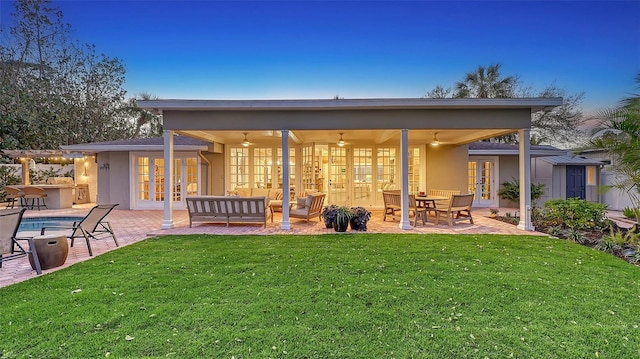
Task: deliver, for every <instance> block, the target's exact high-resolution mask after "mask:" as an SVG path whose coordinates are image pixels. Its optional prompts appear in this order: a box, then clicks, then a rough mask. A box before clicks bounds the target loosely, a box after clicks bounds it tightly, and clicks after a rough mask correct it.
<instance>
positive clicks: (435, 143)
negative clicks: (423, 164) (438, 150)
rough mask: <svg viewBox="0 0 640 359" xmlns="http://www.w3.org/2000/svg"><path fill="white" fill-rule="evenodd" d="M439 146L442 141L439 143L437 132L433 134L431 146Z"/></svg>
mask: <svg viewBox="0 0 640 359" xmlns="http://www.w3.org/2000/svg"><path fill="white" fill-rule="evenodd" d="M438 145H440V141H438V133H437V132H436V133H434V134H433V141H431V146H434V147H436V146H438Z"/></svg>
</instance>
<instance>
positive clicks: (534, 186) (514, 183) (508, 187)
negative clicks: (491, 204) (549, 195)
mask: <svg viewBox="0 0 640 359" xmlns="http://www.w3.org/2000/svg"><path fill="white" fill-rule="evenodd" d="M544 187H545V185H544V183H531V201H536V200H538V199H540V197H542V195H543V194H544ZM498 196H500V198H502V199H507V200H511V201H514V202H518V201H520V180H519V179H517V178H513V177H511V181H506V182H503V183H502V188H500V190H499V191H498Z"/></svg>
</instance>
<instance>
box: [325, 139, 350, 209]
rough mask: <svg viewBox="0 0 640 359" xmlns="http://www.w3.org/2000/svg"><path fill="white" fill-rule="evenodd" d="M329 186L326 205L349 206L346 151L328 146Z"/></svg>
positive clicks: (342, 148)
mask: <svg viewBox="0 0 640 359" xmlns="http://www.w3.org/2000/svg"><path fill="white" fill-rule="evenodd" d="M328 167H329V173H328V177H329V181H328V183H329V185H328V187H329V188H328V191H327V201H326V204H335V205H345V206H346V205H349V204H350V203H349V188H350V186H349V185H348V182H347V178H348V173H347V169H348V168H349V166H348V163H347V149H346V148H344V147H333V146H329V166H328Z"/></svg>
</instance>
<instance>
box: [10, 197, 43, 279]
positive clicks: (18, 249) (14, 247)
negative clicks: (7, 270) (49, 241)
mask: <svg viewBox="0 0 640 359" xmlns="http://www.w3.org/2000/svg"><path fill="white" fill-rule="evenodd" d="M25 210H26V208H12V209H3V210H0V268H2V262H5V261H9V260H12V259H18V258H21V257H24V256H27V255H29V253H31V255H32V257H33V262H34V264H33V266H34V268H35V270H36V273H38V274H42V269H41V268H40V260H39V259H38V253H36V251H35V250H34V248H35V245H34V244H33V238H27V241H28V242H29V250H27V249H25V248H24V247H22V246H21V245H20V243H18V241H17V240H16V233H18V228H19V227H20V222H21V221H22V215H23V214H24V211H25Z"/></svg>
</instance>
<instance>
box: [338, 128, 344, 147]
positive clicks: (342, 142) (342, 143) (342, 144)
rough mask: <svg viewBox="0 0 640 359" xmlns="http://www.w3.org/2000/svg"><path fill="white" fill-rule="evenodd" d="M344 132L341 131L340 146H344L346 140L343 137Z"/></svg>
mask: <svg viewBox="0 0 640 359" xmlns="http://www.w3.org/2000/svg"><path fill="white" fill-rule="evenodd" d="M343 134H344V133H343V132H340V139H339V140H338V146H339V147H344V140H343V139H342V135H343Z"/></svg>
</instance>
